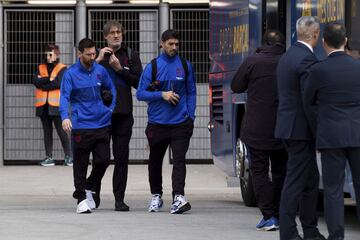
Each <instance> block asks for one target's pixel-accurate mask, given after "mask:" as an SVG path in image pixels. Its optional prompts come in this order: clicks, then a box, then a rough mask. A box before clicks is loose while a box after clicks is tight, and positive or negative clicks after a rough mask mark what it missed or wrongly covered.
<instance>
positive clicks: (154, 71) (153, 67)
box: [151, 56, 189, 84]
mask: <svg viewBox="0 0 360 240" xmlns="http://www.w3.org/2000/svg"><path fill="white" fill-rule="evenodd" d="M179 57H180V56H179ZM156 59H157V58H154V59H152V60H151V83H153V82H155V81H156V75H157V62H156ZM180 61H181V65H182V67H183V69H184V72H185V84H186V83H187V78H188V75H189V68H188V65H187V62H186V59H185V58H182V57H180Z"/></svg>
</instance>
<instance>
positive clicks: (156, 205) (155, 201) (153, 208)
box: [149, 194, 164, 212]
mask: <svg viewBox="0 0 360 240" xmlns="http://www.w3.org/2000/svg"><path fill="white" fill-rule="evenodd" d="M163 203H164V202H163V200H162V199H161V195H160V194H154V195H153V196H152V197H151V200H150V204H149V212H158V211H160V209H161V208H162V207H163Z"/></svg>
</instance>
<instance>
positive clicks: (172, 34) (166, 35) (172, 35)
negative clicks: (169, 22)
mask: <svg viewBox="0 0 360 240" xmlns="http://www.w3.org/2000/svg"><path fill="white" fill-rule="evenodd" d="M169 39H177V40H180V35H179V33H178V32H177V31H175V30H173V29H168V30H166V31H164V32H163V33H162V34H161V41H163V42H165V41H167V40H169Z"/></svg>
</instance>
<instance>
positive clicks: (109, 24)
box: [103, 20, 126, 37]
mask: <svg viewBox="0 0 360 240" xmlns="http://www.w3.org/2000/svg"><path fill="white" fill-rule="evenodd" d="M112 27H117V28H118V29H120V31H121V34H122V35H125V33H126V30H125V28H124V26H123V25H122V24H121V23H119V22H118V21H115V20H110V21H107V22H106V23H105V25H104V28H103V33H104V36H105V37H106V36H107V35H108V34H109V33H110V30H111V28H112Z"/></svg>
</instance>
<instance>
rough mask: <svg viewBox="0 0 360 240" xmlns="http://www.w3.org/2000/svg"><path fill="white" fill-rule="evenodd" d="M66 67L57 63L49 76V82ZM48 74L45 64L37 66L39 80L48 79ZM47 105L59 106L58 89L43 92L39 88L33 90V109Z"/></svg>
mask: <svg viewBox="0 0 360 240" xmlns="http://www.w3.org/2000/svg"><path fill="white" fill-rule="evenodd" d="M64 67H66V65H65V64H62V63H58V64H57V65H56V66H55V68H54V69H53V71H52V72H51V75H50V81H53V80H54V79H55V78H56V77H57V75H58V74H59V72H60V71H61V70H62V69H63V68H64ZM48 76H49V73H48V70H47V66H46V64H40V65H39V76H38V77H39V78H41V77H48ZM46 102H48V103H49V105H50V106H53V107H59V106H60V89H55V90H51V91H44V90H41V89H39V88H36V90H35V107H41V106H44V105H45V104H46Z"/></svg>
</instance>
